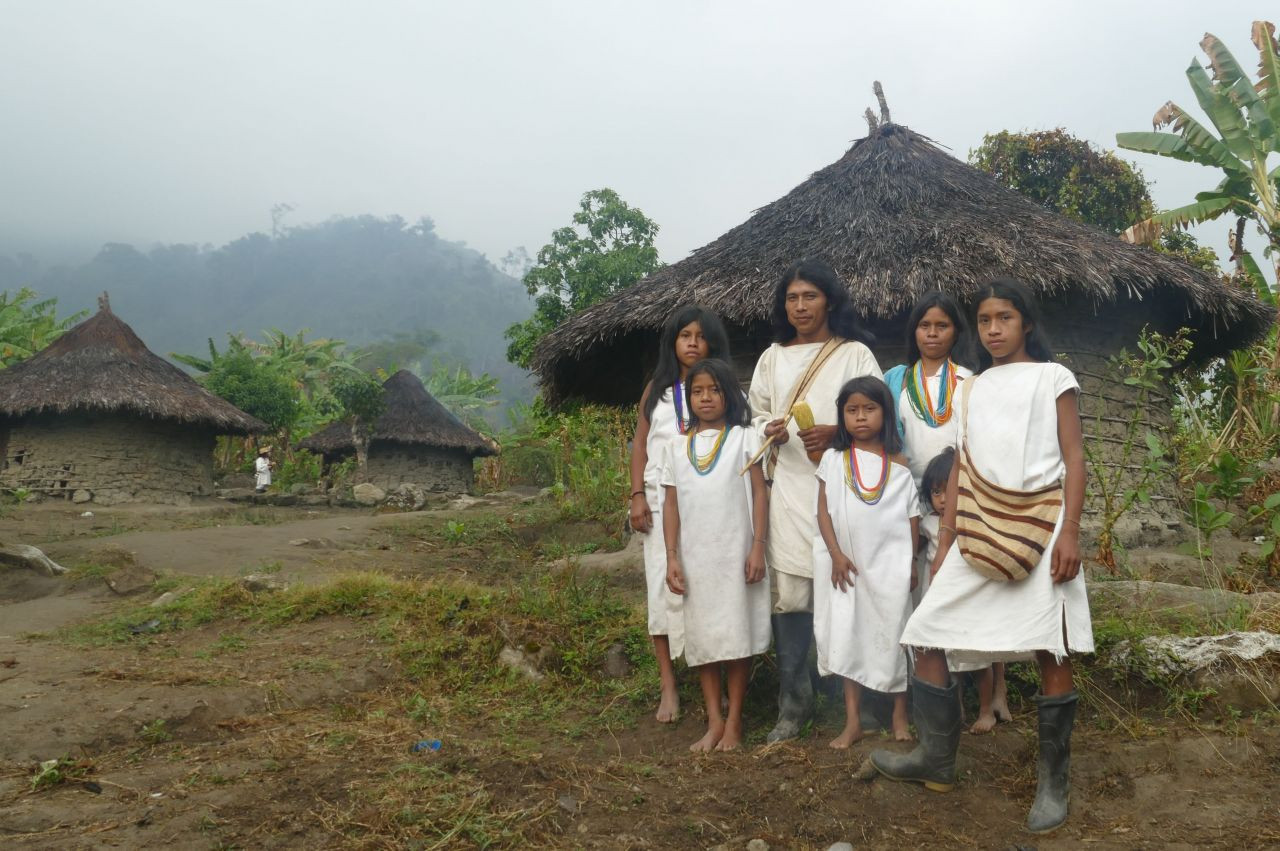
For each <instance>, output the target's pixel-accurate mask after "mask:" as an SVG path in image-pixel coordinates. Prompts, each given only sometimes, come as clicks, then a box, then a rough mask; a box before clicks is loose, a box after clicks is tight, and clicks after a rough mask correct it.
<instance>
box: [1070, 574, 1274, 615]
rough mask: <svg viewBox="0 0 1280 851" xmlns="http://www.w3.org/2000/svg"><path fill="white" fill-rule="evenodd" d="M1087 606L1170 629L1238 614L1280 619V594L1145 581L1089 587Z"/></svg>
mask: <svg viewBox="0 0 1280 851" xmlns="http://www.w3.org/2000/svg"><path fill="white" fill-rule="evenodd" d="M1089 603H1090V605H1091V606H1092V607H1093V609H1094V611H1095V612H1112V613H1115V614H1118V615H1120V616H1122V617H1124V618H1126V619H1141V618H1143V617H1146V618H1149V619H1150V620H1153V621H1155V622H1156V623H1160V624H1163V625H1166V626H1169V627H1180V626H1183V625H1185V623H1186V622H1187V621H1188V620H1191V621H1193V622H1203V621H1224V620H1227V619H1229V618H1232V617H1236V616H1238V615H1239V613H1240V612H1242V611H1243V612H1256V613H1258V614H1260V615H1267V614H1274V615H1276V616H1278V617H1280V593H1277V592H1274V591H1264V592H1261V593H1258V594H1237V593H1236V592H1234V591H1223V590H1221V589H1217V588H1194V587H1192V586H1189V585H1175V584H1173V583H1171V582H1148V581H1145V580H1136V581H1128V580H1116V581H1097V582H1091V583H1089Z"/></svg>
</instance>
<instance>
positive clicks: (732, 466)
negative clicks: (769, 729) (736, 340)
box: [661, 360, 772, 752]
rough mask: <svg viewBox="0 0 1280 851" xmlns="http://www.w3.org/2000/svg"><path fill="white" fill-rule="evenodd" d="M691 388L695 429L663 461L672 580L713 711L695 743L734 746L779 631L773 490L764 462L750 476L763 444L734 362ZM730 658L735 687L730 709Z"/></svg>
mask: <svg viewBox="0 0 1280 851" xmlns="http://www.w3.org/2000/svg"><path fill="white" fill-rule="evenodd" d="M685 391H686V398H687V399H688V405H689V414H690V424H689V428H688V431H687V434H685V435H683V436H680V437H676V438H674V439H672V440H671V441H669V442H668V443H667V446H666V451H665V453H664V461H663V466H662V479H661V481H662V485H663V487H664V489H665V491H666V497H665V501H664V504H663V507H662V523H663V527H664V532H665V538H666V545H667V585H668V587H669V588H670V589H671V592H672V593H673V594H675V595H677V596H678V597H679V598H680V600H681V602H682V606H681V607H680V612H681V613H680V618H681V623H680V627H681V631H682V634H683V637H684V658H685V662H686V663H687V664H688V665H689V667H691V668H697V669H698V678H699V679H700V680H701V683H702V698H703V701H704V703H705V704H706V711H707V732H706V735H704V736H703V737H702V738H701V739H699V740H698V741H696V742H694V743H693V744H692V745H690V746H689V750H691V751H701V752H706V751H710V750H718V751H727V750H733V749H734V748H737V747H738V746H740V745H741V744H742V741H743V729H742V703H743V700H744V699H745V697H746V693H747V678H748V676H749V675H750V673H751V657H752V656H755V655H757V654H759V653H763V652H765V651H766V650H768V649H769V641H770V639H771V638H772V634H771V630H770V628H769V583H768V581H767V579H766V578H765V569H764V544H765V540H764V536H765V532H766V529H767V528H768V527H767V524H766V517H767V512H768V493H767V491H766V490H765V483H764V472H763V471H762V470H761V467H760V463H759V462H757V463H755V464H753V465H751V467H750V470H749V473H750V475H749V477H744V476H743V475H741V471H742V469H743V466H744V465H745V464H746V463H747V462H748V461H749V460H750V459H751V457H752V455H753V454H754V450H755V449H756V448H757V447H756V443H755V439H754V432H753V431H752V430H751V429H749V428H746V426H747V425H748V424H749V423H750V421H751V412H750V408H749V407H748V405H747V402H746V399H744V398H743V396H742V390H741V389H740V387H739V385H738V381H737V378H736V377H735V376H734V373H733V369H732V368H731V367H730V366H729V365H728V364H727V363H725V362H724V361H721V360H703V361H699V362H698V363H697V364H696V365H694V367H693V368H692V369H690V370H689V374H688V377H687V378H686V379H685ZM673 617H674V616H673ZM673 626H674V625H673ZM722 662H723V663H724V667H725V670H726V673H727V674H728V677H727V679H728V692H729V711H728V714H727V716H724V717H722V716H721V712H720V695H721V678H720V663H722Z"/></svg>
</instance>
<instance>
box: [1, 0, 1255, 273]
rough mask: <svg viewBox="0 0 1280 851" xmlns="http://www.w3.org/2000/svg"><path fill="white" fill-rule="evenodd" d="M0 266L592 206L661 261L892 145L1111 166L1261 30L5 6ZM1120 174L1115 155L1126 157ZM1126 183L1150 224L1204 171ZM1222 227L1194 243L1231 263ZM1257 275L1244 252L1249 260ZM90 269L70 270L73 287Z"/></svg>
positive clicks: (1153, 10) (809, 14)
mask: <svg viewBox="0 0 1280 851" xmlns="http://www.w3.org/2000/svg"><path fill="white" fill-rule="evenodd" d="M0 9H2V10H3V22H4V23H3V26H2V27H0V55H3V56H4V62H5V66H6V72H5V73H4V74H3V75H0V115H2V116H3V126H4V132H3V133H0V163H2V164H3V174H4V180H3V184H2V188H0V251H5V252H13V251H15V250H20V249H22V248H24V247H28V248H30V247H34V248H36V249H37V250H40V251H43V250H45V249H46V247H47V246H59V245H67V246H77V247H80V248H82V249H84V250H85V251H86V252H87V253H92V250H93V249H94V248H96V247H97V246H98V245H100V244H101V243H104V242H108V241H119V242H131V243H134V244H136V245H139V246H146V245H149V244H152V243H156V242H194V243H213V244H221V243H223V242H226V241H227V240H230V239H234V238H235V237H237V236H240V235H241V234H243V233H246V232H248V231H253V230H263V231H265V230H269V228H270V215H269V210H270V208H271V207H272V205H273V204H276V203H289V204H292V205H294V207H295V208H296V212H294V213H293V214H292V215H291V217H290V218H289V219H288V222H289V223H292V224H299V223H305V222H315V221H321V220H324V219H326V218H328V217H330V216H333V215H354V214H360V213H373V214H377V215H388V214H393V213H394V214H398V215H400V216H403V217H405V218H406V219H409V220H414V219H417V218H418V217H420V216H424V215H425V216H430V217H431V218H432V219H434V220H435V222H436V226H437V230H438V232H439V233H440V234H441V235H443V236H444V237H446V238H449V239H455V240H462V241H465V242H466V243H468V244H469V245H471V246H473V247H475V248H477V249H479V250H481V251H483V252H484V253H485V254H487V255H489V257H490V258H492V259H494V260H498V259H500V258H501V257H502V256H503V255H504V254H505V253H506V252H507V250H508V249H510V248H512V247H514V246H518V245H524V246H527V247H528V249H529V251H530V252H531V253H532V252H534V251H536V249H537V248H538V246H540V245H542V244H543V243H544V242H546V241H547V239H548V237H549V235H550V233H551V231H552V230H553V229H554V228H556V227H559V226H561V225H563V224H566V223H567V221H568V219H569V216H570V215H571V213H572V212H573V210H574V209H575V206H576V204H577V201H578V199H579V197H580V196H581V195H582V193H583V192H585V191H586V190H589V189H593V188H598V187H601V186H609V187H612V188H613V189H616V190H617V191H618V192H619V193H621V195H622V196H623V198H625V199H626V200H627V201H628V202H630V203H632V204H633V205H636V206H638V207H640V208H641V209H642V210H644V212H645V213H646V214H648V215H649V216H650V217H651V218H653V219H654V220H656V221H657V222H658V223H659V224H660V225H661V228H662V230H661V233H660V238H659V247H660V249H661V253H662V257H663V259H664V260H667V261H674V260H678V259H679V258H680V257H682V256H684V255H685V254H687V253H688V252H689V251H690V250H692V249H694V248H697V247H698V246H700V245H703V244H705V243H706V242H708V241H710V240H712V239H714V238H715V237H716V236H718V235H719V234H721V233H723V232H724V231H725V230H727V229H728V228H730V227H732V226H734V225H736V224H738V223H740V222H742V221H743V220H744V219H746V218H747V216H748V215H750V213H751V211H752V210H753V209H755V208H757V207H759V206H761V205H764V204H767V203H768V202H770V201H772V200H774V199H775V198H778V197H779V196H781V195H782V194H784V193H785V192H787V191H788V190H789V189H791V188H792V187H793V186H794V185H796V184H797V183H798V182H800V181H801V180H803V179H804V178H805V177H806V176H808V175H809V174H810V173H811V172H813V171H815V170H817V169H819V168H821V167H823V166H825V165H827V164H828V163H830V162H832V161H834V160H835V159H837V158H838V157H839V156H840V155H841V154H842V153H843V152H844V150H845V149H846V148H847V147H848V146H849V143H850V142H851V141H852V140H853V139H856V138H858V137H860V136H863V135H865V133H866V124H865V122H864V120H863V118H862V111H863V109H864V108H866V107H867V106H871V105H873V104H874V97H873V95H872V93H871V83H872V81H873V80H876V79H878V80H881V81H882V82H883V84H884V87H885V90H886V92H887V95H888V99H889V105H890V108H891V110H892V113H893V118H894V120H895V121H897V122H899V123H902V124H905V125H908V126H910V127H912V128H913V129H915V130H917V131H919V132H922V133H924V134H926V135H928V136H931V137H932V138H934V139H936V140H937V141H938V142H940V143H942V144H944V145H946V146H948V147H949V148H950V149H951V150H952V151H953V152H954V153H955V154H956V155H957V156H959V157H961V158H964V157H965V156H966V155H967V153H968V151H969V150H970V149H971V148H973V147H975V146H976V145H977V144H978V143H979V142H980V141H981V139H982V135H983V134H984V133H986V132H990V131H995V130H1001V129H1010V130H1024V129H1027V130H1034V129H1045V128H1051V127H1055V126H1062V127H1065V128H1066V129H1067V130H1068V131H1070V132H1071V133H1074V134H1076V135H1078V136H1081V137H1083V138H1086V139H1089V140H1091V141H1093V142H1095V143H1097V144H1099V145H1101V146H1104V147H1108V148H1113V147H1114V143H1115V133H1116V132H1117V131H1124V130H1144V129H1149V127H1150V120H1151V116H1152V114H1153V113H1154V112H1155V111H1156V109H1157V108H1159V107H1160V105H1161V104H1163V103H1164V102H1165V101H1166V100H1168V99H1171V98H1172V99H1174V100H1175V101H1177V102H1179V103H1180V104H1182V105H1184V106H1187V107H1194V99H1193V97H1192V96H1191V93H1190V89H1189V88H1188V86H1187V82H1186V79H1185V77H1184V76H1183V71H1184V69H1185V68H1186V66H1187V64H1188V62H1189V60H1191V59H1192V58H1193V57H1201V58H1202V54H1201V52H1200V50H1199V47H1198V42H1199V41H1200V39H1201V37H1202V36H1203V34H1204V33H1205V32H1206V31H1209V32H1212V33H1214V34H1215V35H1217V36H1219V37H1220V38H1222V39H1224V40H1225V41H1226V42H1227V44H1228V45H1229V46H1230V47H1231V49H1232V50H1233V52H1234V53H1235V55H1236V57H1237V59H1239V60H1240V62H1241V64H1242V65H1244V66H1245V67H1246V68H1248V69H1250V70H1252V69H1254V68H1255V67H1256V64H1257V53H1256V51H1255V50H1254V48H1253V45H1252V44H1251V43H1250V41H1249V28H1250V22H1251V21H1253V20H1254V19H1256V18H1261V17H1267V16H1268V15H1270V16H1272V17H1273V18H1274V17H1276V16H1277V15H1278V13H1277V6H1276V4H1275V3H1263V2H1251V0H1245V1H1244V2H1241V0H1232V2H1229V3H1226V2H1209V0H1200V2H1180V0H1163V2H1161V3H1159V4H1152V3H1130V2H1117V0H1111V2H1093V0H1090V2H1077V1H1076V0H1073V2H1070V3H1061V2H1058V3H1049V2H1031V0H1021V1H1020V2H971V1H970V2H931V3H926V2H908V1H907V0H895V2H891V3H875V4H872V3H862V2H789V3H786V4H783V3H778V2H692V1H691V0H685V2H674V0H670V1H668V0H648V2H644V3H637V2H634V0H631V2H601V0H591V1H590V2H515V1H514V0H512V2H452V3H443V2H390V0H365V2H354V0H351V2H330V0H323V2H321V0H305V2H303V0H299V2H270V0H251V2H229V1H228V0H217V2H214V1H213V0H206V2H203V3H197V2H175V0H154V1H153V2H140V0H129V2H112V3H104V2H101V0H82V1H81V2H61V0H47V1H46V2H31V0H21V2H11V0H3V2H2V3H0ZM1126 156H1129V155H1126ZM1129 158H1130V159H1136V160H1137V161H1138V162H1139V165H1140V166H1141V168H1142V170H1143V171H1144V172H1145V174H1146V175H1147V177H1148V178H1150V179H1152V180H1153V181H1154V182H1155V187H1154V192H1155V196H1156V202H1157V204H1159V205H1161V206H1175V205H1178V204H1182V203H1186V202H1188V201H1190V200H1191V198H1192V195H1193V194H1194V193H1195V192H1196V191H1198V190H1201V189H1207V188H1210V187H1212V186H1213V185H1214V184H1216V183H1217V181H1218V176H1217V174H1216V173H1214V172H1211V171H1209V170H1207V169H1204V168H1201V167H1198V166H1195V165H1191V164H1184V163H1178V162H1175V161H1171V160H1157V158H1155V157H1146V156H1137V155H1133V156H1129ZM1225 231H1226V225H1225V223H1223V224H1221V225H1214V226H1211V228H1210V229H1208V230H1205V231H1202V238H1207V239H1209V240H1210V241H1211V243H1212V245H1213V247H1214V248H1216V249H1218V250H1219V253H1220V254H1224V255H1225V250H1224V242H1225V241H1224V238H1223V234H1225ZM1253 243H1254V245H1255V247H1257V237H1254V238H1253ZM85 259H87V256H86V258H85Z"/></svg>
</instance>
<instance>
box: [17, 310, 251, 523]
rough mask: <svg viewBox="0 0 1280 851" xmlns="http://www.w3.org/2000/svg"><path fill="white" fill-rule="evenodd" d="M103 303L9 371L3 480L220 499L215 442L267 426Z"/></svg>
mask: <svg viewBox="0 0 1280 851" xmlns="http://www.w3.org/2000/svg"><path fill="white" fill-rule="evenodd" d="M98 304H99V310H98V312H97V313H96V314H95V315H94V316H92V317H91V318H89V319H86V320H85V321H84V322H81V323H80V324H79V325H77V326H76V327H74V328H72V329H71V330H70V331H68V332H67V333H65V334H63V335H62V336H61V337H59V338H58V339H57V340H55V341H54V342H53V343H52V344H51V345H49V346H48V347H46V348H45V349H44V350H43V351H40V352H38V353H36V354H35V355H34V356H33V357H31V358H30V359H28V360H25V361H23V362H21V363H18V364H15V365H14V366H11V367H9V368H8V369H5V370H0V434H2V435H3V436H2V437H0V441H2V448H0V454H2V455H3V457H4V469H3V470H0V484H2V485H3V486H4V487H8V488H25V489H27V490H29V491H32V492H33V493H38V494H42V495H44V496H49V497H59V498H63V499H74V500H75V501H77V502H87V501H89V500H92V501H93V502H96V503H101V504H111V503H119V502H159V503H179V504H184V503H187V502H190V500H191V497H193V496H209V495H212V493H213V444H214V437H215V436H216V435H219V434H251V433H258V432H262V431H265V430H266V428H267V427H266V425H265V424H263V423H262V422H261V421H259V420H257V419H255V418H254V417H251V416H249V415H248V414H246V413H245V412H244V411H241V410H240V409H239V408H237V407H235V406H234V405H232V404H230V403H229V402H226V401H225V400H223V399H220V398H218V397H217V396H215V395H213V394H212V393H210V392H209V391H208V390H205V389H204V388H203V387H201V386H200V385H199V384H197V383H196V382H195V381H194V380H193V379H192V378H191V376H189V375H187V374H186V373H185V372H183V371H182V370H180V369H178V368H177V367H176V366H174V365H173V364H171V363H169V362H168V361H166V360H164V359H163V358H160V357H158V356H157V355H155V354H153V353H152V352H151V351H150V350H149V349H148V348H147V347H146V346H145V345H144V344H143V342H142V340H140V339H138V335H137V334H135V333H134V332H133V329H132V328H130V327H129V326H128V325H126V324H125V323H124V322H122V321H121V320H120V319H119V318H118V317H117V316H116V315H115V314H114V313H112V312H111V307H110V304H109V303H108V301H107V297H106V295H105V294H104V295H103V296H102V297H101V298H100V299H99V300H98Z"/></svg>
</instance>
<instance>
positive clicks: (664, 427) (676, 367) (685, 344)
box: [628, 305, 729, 724]
mask: <svg viewBox="0 0 1280 851" xmlns="http://www.w3.org/2000/svg"><path fill="white" fill-rule="evenodd" d="M708 357H713V358H724V359H728V357H729V338H728V335H727V334H725V331H724V325H723V324H721V322H720V319H719V318H718V317H717V316H716V315H715V314H714V313H712V312H711V311H709V310H706V309H705V308H702V307H699V306H698V305H685V306H683V307H679V308H676V310H675V312H674V313H672V314H671V318H669V319H668V320H667V324H666V325H665V326H664V327H663V329H662V336H661V338H660V341H659V344H658V364H657V366H656V367H655V368H654V370H653V378H652V380H651V381H650V382H649V383H648V384H647V385H645V388H644V394H643V395H641V397H640V415H639V417H638V418H637V421H636V434H635V438H634V439H633V440H632V442H631V496H630V498H629V499H628V502H629V503H630V514H631V528H632V529H634V530H635V531H636V532H638V533H640V535H642V536H643V538H644V574H645V585H646V586H647V589H648V603H649V635H650V637H651V638H652V640H653V652H654V656H656V657H657V659H658V675H659V678H660V680H661V684H662V697H661V699H660V701H659V703H658V711H657V714H656V716H655V717H656V718H657V720H658V722H659V723H662V724H669V723H671V722H673V721H675V720H676V719H677V718H678V717H679V714H680V693H679V691H678V689H677V687H676V674H675V668H674V667H673V666H672V664H671V660H672V658H673V656H679V655H680V652H681V651H680V640H681V639H680V636H679V634H677V635H675V636H674V644H675V646H674V648H673V646H672V644H673V637H672V636H671V634H670V633H671V630H670V627H669V626H668V623H667V622H668V620H669V617H668V610H669V609H670V608H672V603H673V601H672V600H671V593H670V591H668V590H667V553H666V544H665V543H664V542H663V538H662V512H661V508H662V487H661V486H660V485H659V484H658V477H659V475H660V473H661V466H662V452H663V449H664V447H665V446H666V445H667V444H668V443H669V442H670V441H671V439H672V438H674V437H677V436H679V435H682V434H684V433H685V431H686V430H687V428H688V423H687V418H688V413H687V408H688V406H687V405H686V404H685V401H684V398H683V397H684V390H683V387H682V385H683V384H684V380H685V376H686V374H687V373H688V371H689V368H690V367H691V366H693V365H694V364H695V363H697V362H698V361H700V360H702V359H703V358H708Z"/></svg>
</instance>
